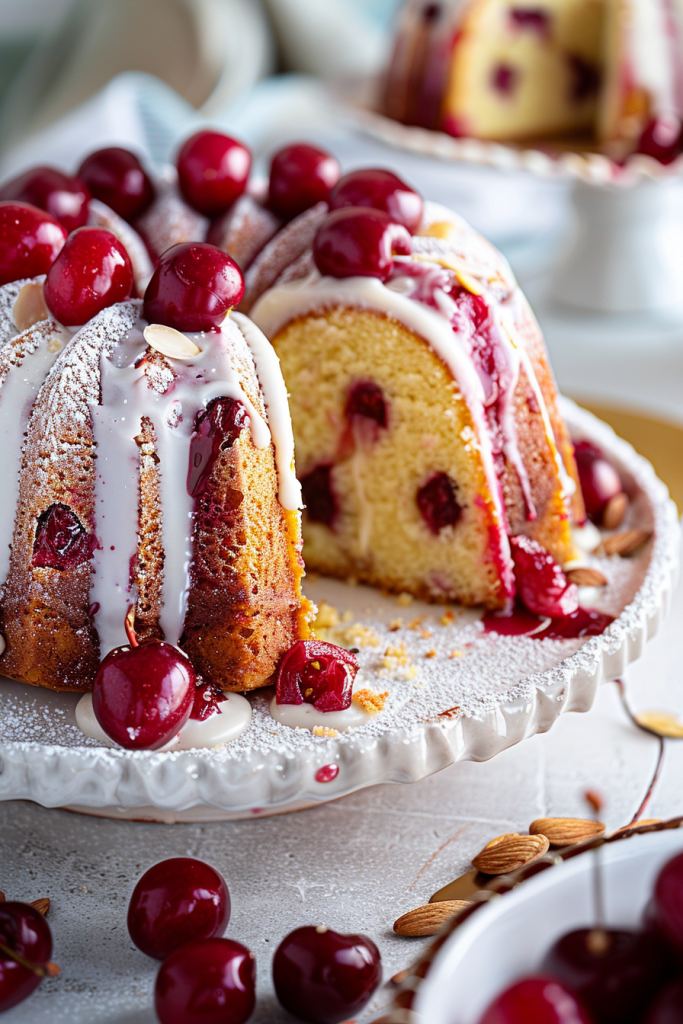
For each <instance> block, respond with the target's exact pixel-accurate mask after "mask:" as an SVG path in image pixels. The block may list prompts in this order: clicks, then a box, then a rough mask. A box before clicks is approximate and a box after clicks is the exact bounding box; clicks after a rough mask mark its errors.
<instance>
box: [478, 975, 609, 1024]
mask: <svg viewBox="0 0 683 1024" xmlns="http://www.w3.org/2000/svg"><path fill="white" fill-rule="evenodd" d="M479 1024H594V1022H593V1020H592V1018H591V1017H589V1015H588V1014H587V1013H586V1011H585V1009H584V1008H583V1007H582V1006H581V1004H580V1002H579V1001H578V999H577V998H576V996H575V995H574V994H573V992H570V991H569V989H568V988H566V986H565V985H563V984H562V982H560V981H558V980H557V979H556V978H552V977H549V976H547V975H532V976H531V977H528V978H522V979H521V980H520V981H517V982H515V984H514V985H510V987H509V988H506V989H505V991H504V992H501V994H500V995H498V996H496V998H495V999H494V1000H493V1002H492V1003H490V1005H489V1006H488V1007H487V1009H486V1010H485V1011H484V1015H483V1017H481V1019H480V1021H479Z"/></svg>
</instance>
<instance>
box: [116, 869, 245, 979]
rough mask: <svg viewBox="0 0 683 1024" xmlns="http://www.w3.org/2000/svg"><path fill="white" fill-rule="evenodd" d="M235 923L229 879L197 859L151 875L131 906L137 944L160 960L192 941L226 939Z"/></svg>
mask: <svg viewBox="0 0 683 1024" xmlns="http://www.w3.org/2000/svg"><path fill="white" fill-rule="evenodd" d="M229 920H230V894H229V892H228V887H227V885H226V884H225V879H224V878H223V876H222V875H219V873H218V872H217V871H216V870H215V868H212V867H211V866H210V865H209V864H205V863H204V861H202V860H196V859H195V858H194V857H171V858H170V859H169V860H162V861H161V862H160V863H159V864H155V865H154V867H151V868H150V869H149V870H148V871H145V873H144V875H143V876H142V878H141V879H140V880H139V882H138V884H137V885H136V886H135V889H134V890H133V895H132V896H131V898H130V903H129V904H128V932H129V934H130V937H131V939H132V940H133V942H134V943H135V945H136V946H137V947H138V949H141V950H142V952H143V953H146V954H147V956H153V957H156V959H157V960H164V959H165V958H166V957H167V956H168V955H169V953H172V952H173V950H174V949H177V948H178V946H182V945H183V944H184V943H186V942H190V940H193V939H212V938H214V936H216V935H222V934H223V932H224V931H225V929H226V928H227V926H228V921H229Z"/></svg>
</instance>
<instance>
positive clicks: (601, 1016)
mask: <svg viewBox="0 0 683 1024" xmlns="http://www.w3.org/2000/svg"><path fill="white" fill-rule="evenodd" d="M542 969H543V970H544V971H547V972H548V973H549V974H552V975H553V976H554V977H556V978H558V979H559V980H560V981H562V982H563V983H564V984H565V985H567V986H568V987H569V988H570V989H571V991H572V992H575V993H576V995H577V996H578V998H579V999H580V1000H581V1001H582V1003H583V1004H584V1006H585V1007H586V1008H587V1009H588V1011H589V1013H590V1014H591V1015H592V1016H593V1018H594V1019H595V1022H596V1024H628V1022H629V1021H635V1020H637V1019H639V1016H640V1014H641V1013H642V1011H643V1009H644V1008H645V1006H646V1005H647V1003H648V1001H649V1000H650V999H651V998H652V997H653V996H654V994H655V992H656V991H657V990H658V989H659V987H660V986H661V985H662V984H663V983H664V982H665V981H666V980H667V977H668V976H669V975H670V964H669V963H668V960H667V957H666V955H665V953H664V950H663V948H662V944H661V943H660V942H659V941H658V939H657V938H656V937H655V936H654V935H653V934H651V933H647V932H636V931H626V930H616V929H612V928H610V929H605V930H603V929H597V928H579V929H577V930H576V931H572V932H568V933H567V934H566V935H563V936H562V937H561V938H560V939H558V940H557V942H556V943H555V944H554V945H553V946H552V947H551V949H550V950H549V951H548V953H547V954H546V957H545V960H544V961H543V967H542Z"/></svg>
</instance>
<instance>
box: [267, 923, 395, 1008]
mask: <svg viewBox="0 0 683 1024" xmlns="http://www.w3.org/2000/svg"><path fill="white" fill-rule="evenodd" d="M381 980H382V962H381V957H380V954H379V950H378V949H377V946H376V945H375V943H374V942H373V941H372V939H369V938H368V937H367V936H366V935H340V934H339V933H338V932H334V931H332V930H331V929H330V928H325V927H322V926H320V927H318V928H315V927H313V926H309V927H304V928H296V929H295V930H294V931H293V932H290V933H289V935H287V936H286V937H285V938H284V939H283V940H282V942H281V943H280V945H279V946H278V948H277V950H276V952H275V956H274V957H273V984H274V986H275V992H276V995H277V997H278V999H279V1000H280V1003H281V1004H282V1006H283V1007H284V1008H285V1010H288V1011H289V1013H291V1014H293V1015H294V1016H295V1017H298V1018H299V1019H300V1020H305V1021H311V1022H313V1024H339V1022H340V1021H345V1020H348V1019H349V1018H350V1017H354V1016H355V1015H356V1013H358V1011H359V1010H361V1009H362V1007H363V1006H365V1004H366V1003H367V1001H368V999H369V998H370V996H371V995H372V994H373V992H374V991H375V989H376V988H377V986H378V985H379V983H380V981H381Z"/></svg>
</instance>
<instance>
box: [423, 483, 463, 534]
mask: <svg viewBox="0 0 683 1024" xmlns="http://www.w3.org/2000/svg"><path fill="white" fill-rule="evenodd" d="M456 493H457V486H456V484H455V483H454V482H453V481H452V480H451V478H450V477H449V476H448V474H447V473H436V474H435V475H434V476H433V477H431V478H430V479H429V480H428V481H427V483H426V484H423V486H422V487H420V489H419V490H418V492H417V498H416V501H417V507H418V508H419V510H420V515H421V516H422V518H423V519H424V521H425V523H426V524H427V526H428V527H429V529H430V530H431V532H432V533H434V534H439V533H441V531H442V530H444V529H445V528H446V527H447V526H455V524H456V523H457V522H458V520H459V519H460V516H461V515H462V506H461V505H460V504H459V503H458V500H457V498H456Z"/></svg>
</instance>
